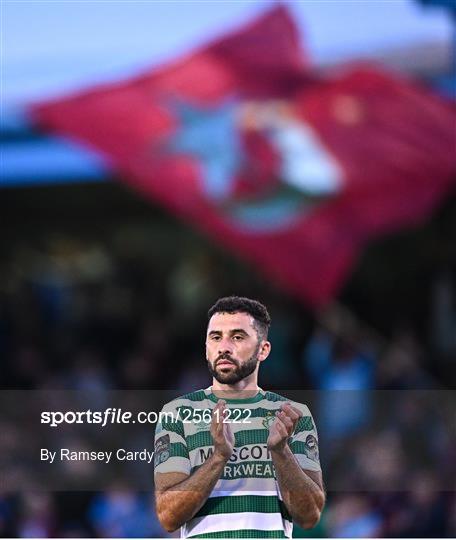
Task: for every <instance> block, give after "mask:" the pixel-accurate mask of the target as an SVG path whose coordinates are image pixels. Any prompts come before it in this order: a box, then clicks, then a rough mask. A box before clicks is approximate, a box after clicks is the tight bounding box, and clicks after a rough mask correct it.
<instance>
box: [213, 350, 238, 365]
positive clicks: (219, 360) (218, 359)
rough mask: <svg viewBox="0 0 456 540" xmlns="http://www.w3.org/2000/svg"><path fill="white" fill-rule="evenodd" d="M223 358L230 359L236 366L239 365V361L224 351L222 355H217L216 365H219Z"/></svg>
mask: <svg viewBox="0 0 456 540" xmlns="http://www.w3.org/2000/svg"><path fill="white" fill-rule="evenodd" d="M222 360H228V361H229V362H232V363H233V364H234V365H235V366H237V365H238V363H237V361H236V360H235V359H234V358H233V357H232V356H231V355H229V354H227V353H223V354H221V355H220V356H217V358H216V360H215V366H217V364H218V363H219V362H221V361H222Z"/></svg>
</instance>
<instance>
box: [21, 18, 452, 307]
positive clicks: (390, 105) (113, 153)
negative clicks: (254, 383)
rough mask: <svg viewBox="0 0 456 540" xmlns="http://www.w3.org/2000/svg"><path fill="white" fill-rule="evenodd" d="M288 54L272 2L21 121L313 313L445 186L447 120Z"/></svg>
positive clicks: (415, 91)
mask: <svg viewBox="0 0 456 540" xmlns="http://www.w3.org/2000/svg"><path fill="white" fill-rule="evenodd" d="M301 58H302V55H301V51H300V48H299V39H298V32H297V29H296V27H295V26H294V24H293V21H292V20H291V18H290V17H289V15H288V14H287V12H286V10H285V9H284V8H283V7H278V8H275V9H274V10H272V11H270V12H269V13H267V14H266V15H264V16H263V17H261V18H260V19H259V20H257V21H256V22H254V23H253V24H251V25H249V26H247V27H245V28H243V29H242V30H240V31H238V32H235V33H232V34H231V35H229V36H228V37H225V38H223V39H220V40H218V41H216V42H215V43H212V44H210V45H209V46H207V47H204V48H202V49H200V50H199V51H197V52H196V53H193V54H191V55H188V56H187V57H185V58H184V59H181V60H178V61H177V62H175V63H173V64H171V65H168V66H165V67H163V68H161V69H158V70H155V71H152V72H150V73H147V74H145V75H143V76H141V77H138V78H135V79H132V80H129V81H127V82H123V83H120V84H110V85H105V86H102V87H98V88H97V89H95V90H92V91H88V92H82V93H80V94H78V95H75V96H72V97H69V98H65V99H61V100H58V101H53V102H50V103H45V104H41V105H38V106H35V107H34V108H32V111H31V112H32V115H33V118H34V119H35V120H36V121H37V123H38V124H39V125H41V126H43V127H45V128H47V129H50V130H52V131H54V132H56V133H59V134H63V135H67V136H69V137H74V138H75V139H77V140H79V141H82V142H85V143H88V144H90V145H91V146H93V147H95V148H97V149H98V150H100V151H102V152H103V153H105V154H106V155H107V156H109V157H110V158H111V160H112V162H113V163H114V165H115V166H116V167H117V168H118V169H119V170H120V171H121V172H122V173H123V177H124V180H125V182H127V183H128V184H129V185H131V186H133V187H134V188H136V189H138V190H140V191H141V192H142V193H143V194H145V195H146V196H147V197H150V198H151V199H153V200H156V201H159V202H160V203H162V204H163V205H165V206H166V207H168V208H169V209H170V210H171V211H173V212H174V213H175V214H176V215H178V216H179V217H181V218H183V219H186V220H188V221H190V222H191V223H193V224H194V225H195V226H197V227H199V228H200V229H202V230H203V231H205V232H206V233H207V234H209V235H211V236H212V237H213V238H215V239H216V241H217V242H219V243H221V244H223V245H225V246H227V247H228V248H230V249H231V250H232V251H233V252H234V253H237V254H239V255H241V256H243V257H244V258H245V259H247V260H249V261H251V262H253V263H254V264H255V265H256V266H258V268H259V270H261V271H262V272H264V273H265V274H267V275H269V276H270V277H271V278H273V279H274V280H276V281H277V282H279V283H280V284H282V285H283V286H284V287H285V288H286V289H288V290H289V291H291V292H293V293H294V294H296V295H298V296H299V297H301V298H303V299H305V300H306V301H308V302H310V303H312V304H314V305H321V304H323V303H325V302H326V301H328V300H329V299H330V298H331V297H332V296H333V295H334V294H335V293H336V292H337V290H338V288H339V287H340V285H341V284H342V282H343V279H344V277H345V276H346V275H347V271H348V270H349V269H350V267H351V266H352V265H353V263H354V260H355V258H356V256H357V254H358V253H359V251H360V249H361V248H362V246H363V245H364V243H365V242H366V241H367V239H368V238H370V237H372V236H374V235H376V234H380V233H384V232H387V231H392V230H395V229H397V228H398V227H402V226H406V225H410V224H414V223H416V222H418V221H419V220H421V219H423V218H424V217H426V216H427V215H428V214H429V213H430V212H431V210H432V209H433V208H434V207H435V205H436V204H437V203H438V202H439V200H441V199H442V198H443V197H444V196H445V195H446V194H447V193H448V191H449V190H450V189H451V187H452V186H453V185H454V183H455V179H456V168H455V162H454V159H453V156H454V150H455V148H454V146H455V133H454V122H455V111H454V109H453V108H452V107H450V106H449V105H448V104H447V103H444V102H443V101H441V100H440V99H439V98H437V97H435V96H433V95H431V94H430V93H429V92H428V91H426V90H424V89H422V88H421V87H419V86H417V85H414V84H412V83H410V82H408V81H405V80H401V79H399V78H396V77H392V76H390V75H388V74H386V73H383V72H382V71H381V70H379V69H374V68H370V67H353V68H350V69H348V70H345V71H344V72H340V73H333V74H331V75H330V76H327V77H321V76H319V77H317V76H315V75H311V74H310V71H309V69H308V67H307V70H306V71H305V70H304V68H305V65H304V63H303V62H302V60H301Z"/></svg>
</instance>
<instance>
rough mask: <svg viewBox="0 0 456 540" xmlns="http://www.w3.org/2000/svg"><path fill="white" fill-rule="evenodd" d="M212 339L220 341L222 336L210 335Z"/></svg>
mask: <svg viewBox="0 0 456 540" xmlns="http://www.w3.org/2000/svg"><path fill="white" fill-rule="evenodd" d="M210 339H211V340H212V341H220V336H217V335H213V336H211V337H210Z"/></svg>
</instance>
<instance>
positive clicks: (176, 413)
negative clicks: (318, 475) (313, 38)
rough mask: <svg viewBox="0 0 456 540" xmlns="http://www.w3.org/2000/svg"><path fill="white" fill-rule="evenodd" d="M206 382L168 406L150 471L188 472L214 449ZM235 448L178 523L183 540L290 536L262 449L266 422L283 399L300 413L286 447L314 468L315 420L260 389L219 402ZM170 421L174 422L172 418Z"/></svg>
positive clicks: (305, 411)
mask: <svg viewBox="0 0 456 540" xmlns="http://www.w3.org/2000/svg"><path fill="white" fill-rule="evenodd" d="M217 401H218V398H217V397H216V396H215V395H214V394H213V393H212V390H211V387H208V388H206V389H204V390H198V391H195V392H191V393H189V394H186V395H184V396H181V397H179V398H177V399H174V400H173V401H171V402H169V403H167V404H166V405H165V406H164V407H163V409H162V412H168V413H172V417H171V414H170V415H169V417H168V418H163V416H162V417H161V418H162V419H161V422H159V423H158V424H157V427H156V432H155V453H154V467H155V472H160V473H165V472H182V473H186V474H192V473H194V472H195V471H196V470H198V468H199V467H201V465H202V464H203V463H204V462H205V460H206V459H207V458H208V457H209V456H210V455H211V454H212V452H213V448H214V447H213V441H212V437H211V434H210V417H209V415H210V411H211V410H212V409H213V408H214V406H215V404H216V403H217ZM225 401H226V404H227V405H226V406H227V408H228V409H230V420H231V424H230V425H231V428H232V431H233V433H234V436H235V447H234V450H233V454H232V456H231V458H230V459H229V460H228V462H227V463H226V465H225V467H224V471H223V473H222V475H221V477H220V480H218V482H217V484H216V485H215V487H214V489H213V491H212V493H211V494H210V496H209V498H208V500H207V501H206V503H205V504H204V505H203V506H202V508H201V509H200V510H199V511H198V512H197V513H196V514H195V516H194V517H193V518H192V519H191V520H189V521H188V522H187V523H185V525H184V526H183V527H181V538H291V536H292V530H293V524H292V521H291V517H290V515H289V513H288V511H287V509H286V507H285V505H284V503H283V501H282V495H281V493H280V490H279V486H278V483H277V481H276V478H275V471H274V466H273V463H272V459H271V456H270V453H269V452H268V450H267V444H266V442H267V438H268V434H269V427H270V425H271V423H272V421H273V420H274V417H275V412H276V411H277V409H279V408H280V405H281V402H283V401H290V403H291V404H292V405H294V406H295V407H297V408H298V409H300V410H301V411H302V413H303V416H302V418H300V420H299V422H298V424H297V426H296V429H295V432H294V434H293V436H292V437H291V438H290V440H289V441H288V442H289V446H290V448H291V450H292V452H293V454H294V455H295V457H296V459H297V461H298V463H299V465H300V466H301V467H302V468H303V469H307V470H311V471H320V470H321V469H320V462H319V456H318V439H317V431H316V428H315V424H314V422H313V419H312V416H311V414H310V411H309V408H308V407H307V406H306V405H303V404H301V403H297V402H294V401H291V400H288V399H287V398H285V397H283V396H280V395H279V394H275V393H274V392H267V391H264V390H262V389H260V390H259V392H258V394H257V395H256V396H254V397H252V398H248V399H225ZM171 418H172V419H171Z"/></svg>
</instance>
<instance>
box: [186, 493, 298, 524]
mask: <svg viewBox="0 0 456 540" xmlns="http://www.w3.org/2000/svg"><path fill="white" fill-rule="evenodd" d="M237 512H261V513H264V514H271V513H275V512H277V513H280V514H282V516H283V518H284V519H287V520H288V521H290V522H291V521H292V519H291V516H290V514H289V512H288V510H287V508H286V506H285V504H284V503H283V501H280V500H279V499H278V497H276V496H275V495H235V496H231V497H211V498H209V499H208V500H207V501H206V502H205V504H204V505H203V506H202V508H201V509H200V510H199V512H197V514H195V516H193V517H194V518H198V517H203V516H210V515H214V514H234V513H237Z"/></svg>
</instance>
